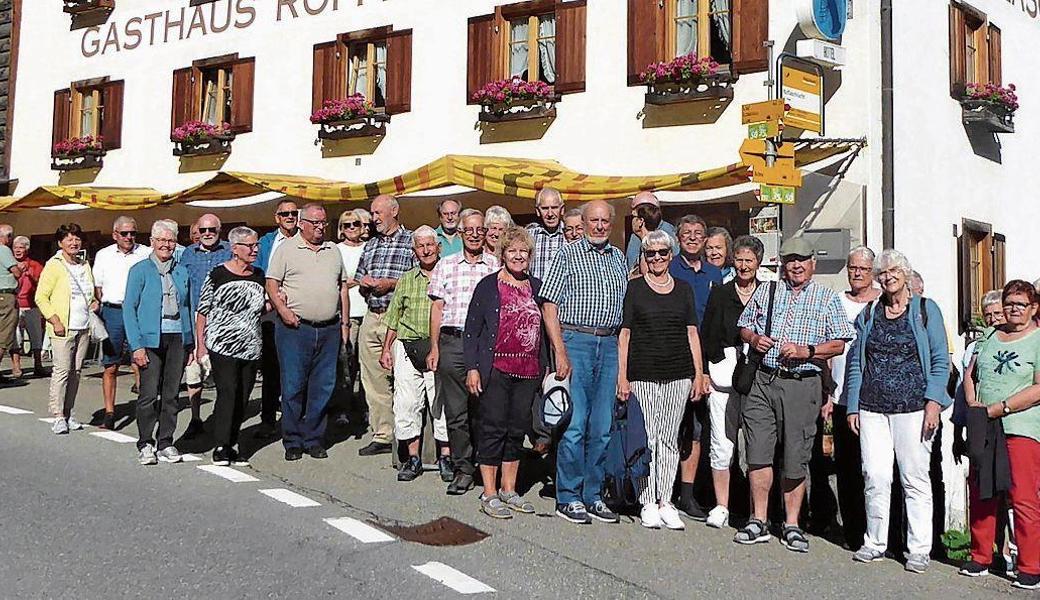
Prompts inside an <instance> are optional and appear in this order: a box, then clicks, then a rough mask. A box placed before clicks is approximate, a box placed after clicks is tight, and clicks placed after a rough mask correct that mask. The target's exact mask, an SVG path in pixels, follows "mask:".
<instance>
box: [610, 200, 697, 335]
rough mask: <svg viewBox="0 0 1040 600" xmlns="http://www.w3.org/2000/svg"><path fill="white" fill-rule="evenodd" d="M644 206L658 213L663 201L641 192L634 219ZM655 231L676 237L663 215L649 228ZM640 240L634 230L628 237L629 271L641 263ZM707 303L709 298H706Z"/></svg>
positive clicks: (672, 227)
mask: <svg viewBox="0 0 1040 600" xmlns="http://www.w3.org/2000/svg"><path fill="white" fill-rule="evenodd" d="M644 205H649V206H653V207H655V208H656V209H657V211H660V210H661V201H660V200H658V199H657V196H655V195H654V193H653V192H639V193H638V194H636V195H635V197H634V198H632V217H633V218H636V217H638V214H637V209H638V208H639V207H640V206H644ZM633 229H635V228H633ZM654 229H660V230H661V231H663V232H665V233H667V234H668V235H670V236H672V237H673V238H674V237H675V226H673V225H672V224H671V223H669V222H668V221H665V220H664V216H663V214H662V215H661V216H660V218H659V220H658V225H657V226H656V227H655V228H649V230H650V231H653V230H654ZM644 235H645V234H644ZM640 240H642V236H641V235H640V234H639V233H638V232H636V231H634V230H633V231H632V235H630V236H628V246H627V247H626V248H625V260H626V262H627V263H628V268H629V269H631V268H632V267H634V266H636V264H638V263H639V244H640ZM705 302H707V298H705ZM703 312H704V308H701V313H703ZM697 316H698V317H701V316H703V314H698V315H697Z"/></svg>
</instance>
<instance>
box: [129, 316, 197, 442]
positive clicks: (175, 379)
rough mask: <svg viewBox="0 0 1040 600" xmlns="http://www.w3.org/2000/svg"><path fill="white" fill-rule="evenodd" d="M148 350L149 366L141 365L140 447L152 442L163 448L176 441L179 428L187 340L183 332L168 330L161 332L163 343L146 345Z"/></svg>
mask: <svg viewBox="0 0 1040 600" xmlns="http://www.w3.org/2000/svg"><path fill="white" fill-rule="evenodd" d="M145 352H146V353H147V354H148V366H146V367H144V368H142V369H141V389H140V390H139V392H138V394H137V434H138V440H137V448H138V450H140V449H141V448H144V446H145V445H146V444H152V445H154V446H156V449H157V450H162V449H164V448H167V447H168V446H172V445H173V434H174V431H175V430H176V429H177V394H178V393H179V392H180V387H181V377H182V376H183V375H184V361H185V358H186V355H185V351H184V340H183V339H182V338H181V334H179V333H164V334H162V335H160V336H159V347H158V348H146V349H145ZM156 422H158V424H159V434H158V443H156V437H155V425H156Z"/></svg>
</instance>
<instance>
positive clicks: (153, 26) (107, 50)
mask: <svg viewBox="0 0 1040 600" xmlns="http://www.w3.org/2000/svg"><path fill="white" fill-rule="evenodd" d="M365 1H366V0H216V1H215V2H211V3H207V4H202V5H199V6H175V7H171V8H169V9H167V10H164V11H161V12H154V13H148V14H144V15H140V16H135V17H131V18H129V19H124V20H112V21H110V22H109V23H107V24H105V25H103V26H97V27H89V28H87V29H84V30H83V38H82V39H81V41H80V51H81V52H82V53H83V56H85V57H88V58H89V57H91V56H97V55H99V54H113V53H116V52H127V51H131V50H136V49H138V48H140V47H142V46H145V45H147V46H155V45H157V44H160V45H161V44H168V43H173V42H179V41H182V40H188V39H193V38H194V39H200V38H202V37H205V36H207V35H216V34H220V33H223V32H225V31H227V30H228V29H231V28H235V29H245V28H247V27H249V26H250V25H252V24H253V23H255V22H256V20H257V17H258V15H262V16H261V18H263V16H268V15H273V16H274V18H275V20H276V21H282V20H292V19H298V18H301V17H306V16H308V15H309V16H315V15H321V14H324V13H331V12H335V11H338V10H340V7H341V6H342V7H344V8H349V7H356V6H363V5H364V3H365ZM368 1H369V2H374V0H368ZM380 1H383V2H385V1H386V0H380Z"/></svg>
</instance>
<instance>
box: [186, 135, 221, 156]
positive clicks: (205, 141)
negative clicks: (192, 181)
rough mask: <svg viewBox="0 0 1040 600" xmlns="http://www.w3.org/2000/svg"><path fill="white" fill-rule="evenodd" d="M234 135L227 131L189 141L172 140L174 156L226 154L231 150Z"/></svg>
mask: <svg viewBox="0 0 1040 600" xmlns="http://www.w3.org/2000/svg"><path fill="white" fill-rule="evenodd" d="M234 140H235V135H234V134H231V133H228V134H224V135H214V136H209V137H205V138H200V139H196V140H191V141H187V140H186V141H183V142H174V144H175V145H174V147H173V155H174V156H208V155H212V154H227V153H229V152H231V142H233V141H234Z"/></svg>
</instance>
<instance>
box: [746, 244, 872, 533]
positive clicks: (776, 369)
mask: <svg viewBox="0 0 1040 600" xmlns="http://www.w3.org/2000/svg"><path fill="white" fill-rule="evenodd" d="M780 260H781V263H782V271H781V273H782V275H783V278H782V280H781V281H780V282H778V283H777V284H776V285H760V286H758V289H757V290H756V291H755V294H754V296H752V297H751V300H750V301H748V303H747V306H746V307H745V308H744V312H743V314H741V316H740V319H739V320H738V321H737V326H738V327H740V328H741V330H740V337H741V339H742V340H743V341H744V342H745V343H746V344H748V345H750V346H751V348H753V349H754V350H755V351H757V352H760V353H763V354H764V357H763V358H762V364H761V366H760V367H759V368H758V372H757V373H755V380H754V383H753V384H752V386H751V391H750V392H749V393H748V395H747V397H746V398H745V400H744V409H743V414H742V417H743V421H744V435H745V437H746V439H747V450H746V455H747V463H748V479H749V480H750V482H751V506H752V516H751V519H749V520H748V522H747V525H745V526H744V528H743V529H741V530H739V531H737V534H736V536H734V538H733V541H735V542H737V543H739V544H757V543H761V542H768V541H769V529H768V527H767V526H766V515H767V512H768V508H769V490H770V488H771V487H772V485H773V462H774V452H775V449H776V446H777V444H778V443H779V444H782V446H783V458H782V464H780V465H778V466H779V467H780V473H781V477H782V478H783V481H782V485H781V488H782V489H783V493H784V506H785V508H786V509H787V514H786V522H785V523H784V526H783V529H782V533H781V536H780V537H781V541H782V542H783V544H784V546H785V547H787V549H788V550H791V551H794V552H808V551H809V540H808V538H806V537H805V533H804V532H803V531H802V530H801V528H800V527H799V526H798V516H799V512H800V510H801V507H802V499H803V498H804V497H805V476H806V472H807V468H808V465H809V459H810V458H811V457H812V444H813V439H814V438H815V436H816V418H817V416H819V415H820V414H821V407H822V406H823V390H822V384H821V382H820V369H821V367H820V364H825V363H826V361H827V359H829V358H833V357H835V356H838V355H840V354H841V353H842V351H843V350H844V349H845V342H847V341H849V340H851V339H852V338H853V337H854V336H855V330H853V328H852V325H851V324H849V319H848V316H846V314H845V309H844V307H842V304H841V299H840V298H839V297H838V294H837V293H836V292H835V291H834V290H831V289H829V288H826V287H824V286H822V285H820V284H818V283H816V282H814V281H813V280H812V277H813V274H814V273H815V271H816V258H815V250H814V248H813V246H812V244H810V243H809V242H808V241H807V240H805V239H804V238H802V237H794V238H791V239H789V240H787V241H786V242H784V243H783V245H782V246H781V247H780ZM770 295H773V309H772V319H771V323H770V326H769V327H767V326H766V323H767V321H770V319H769V318H768V313H769V304H770ZM767 329H768V330H767ZM827 406H828V407H829V406H830V405H829V404H828V405H827ZM824 418H826V415H824Z"/></svg>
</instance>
